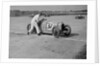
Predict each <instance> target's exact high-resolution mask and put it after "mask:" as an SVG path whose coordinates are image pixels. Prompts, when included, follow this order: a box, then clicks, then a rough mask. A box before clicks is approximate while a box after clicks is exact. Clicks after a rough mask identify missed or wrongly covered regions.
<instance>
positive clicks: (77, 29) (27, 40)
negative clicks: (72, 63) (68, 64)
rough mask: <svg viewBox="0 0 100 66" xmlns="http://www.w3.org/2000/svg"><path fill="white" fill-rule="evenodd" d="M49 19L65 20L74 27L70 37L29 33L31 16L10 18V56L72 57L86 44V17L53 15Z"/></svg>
mask: <svg viewBox="0 0 100 66" xmlns="http://www.w3.org/2000/svg"><path fill="white" fill-rule="evenodd" d="M47 19H48V21H52V20H53V21H63V22H64V23H65V24H69V25H70V26H71V28H72V34H71V36H69V37H60V38H59V39H57V38H54V36H52V35H41V36H37V35H29V36H28V35H27V34H26V33H27V30H26V26H27V24H28V23H30V21H31V18H30V17H11V18H10V44H9V57H10V58H52V59H54V58H56V59H60V58H61V59H72V58H74V57H75V56H76V55H77V54H78V53H79V52H80V51H81V49H82V48H83V46H84V45H85V44H86V28H87V27H86V25H87V24H86V22H87V17H86V16H85V19H75V16H53V17H48V18H47Z"/></svg>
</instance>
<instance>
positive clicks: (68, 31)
mask: <svg viewBox="0 0 100 66" xmlns="http://www.w3.org/2000/svg"><path fill="white" fill-rule="evenodd" d="M63 33H64V35H65V36H69V35H70V34H71V27H70V26H69V25H65V29H64V30H63Z"/></svg>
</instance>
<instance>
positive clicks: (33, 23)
mask: <svg viewBox="0 0 100 66" xmlns="http://www.w3.org/2000/svg"><path fill="white" fill-rule="evenodd" d="M41 15H42V14H41V13H38V14H36V15H35V16H34V17H33V18H32V20H31V23H30V29H29V31H28V33H27V34H28V35H29V34H30V33H31V32H32V30H33V28H36V32H37V34H38V35H40V33H41V31H40V28H39V25H38V22H39V19H40V17H41Z"/></svg>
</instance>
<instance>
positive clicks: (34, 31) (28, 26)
mask: <svg viewBox="0 0 100 66" xmlns="http://www.w3.org/2000/svg"><path fill="white" fill-rule="evenodd" d="M30 28H31V24H28V25H27V32H28V31H29V29H30ZM31 34H36V29H35V28H33V30H32V31H31Z"/></svg>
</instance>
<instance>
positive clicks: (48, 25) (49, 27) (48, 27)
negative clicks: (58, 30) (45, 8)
mask: <svg viewBox="0 0 100 66" xmlns="http://www.w3.org/2000/svg"><path fill="white" fill-rule="evenodd" d="M52 28H53V23H51V22H49V23H47V29H48V30H52Z"/></svg>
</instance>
